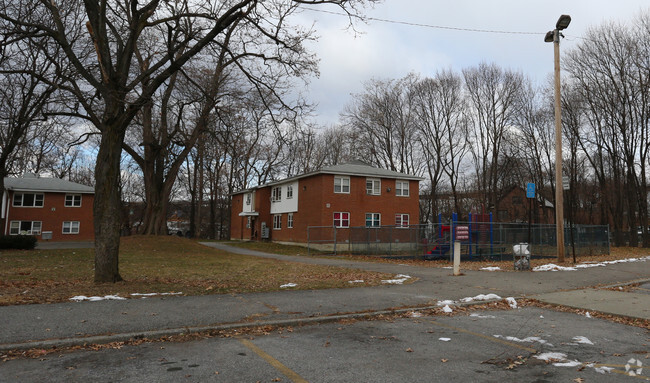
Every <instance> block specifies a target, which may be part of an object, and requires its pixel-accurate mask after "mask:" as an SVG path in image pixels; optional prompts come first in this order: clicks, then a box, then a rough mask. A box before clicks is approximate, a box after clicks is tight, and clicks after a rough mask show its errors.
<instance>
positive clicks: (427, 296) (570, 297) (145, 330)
mask: <svg viewBox="0 0 650 383" xmlns="http://www.w3.org/2000/svg"><path fill="white" fill-rule="evenodd" d="M206 245H208V246H212V247H215V248H219V249H223V250H228V251H231V252H236V253H241V254H248V255H254V256H263V257H268V258H274V259H279V260H283V261H292V262H302V263H317V264H325V265H332V266H343V267H348V268H356V269H363V270H374V271H382V272H387V273H393V274H405V275H409V276H411V277H413V278H417V279H418V280H417V281H416V282H414V283H411V284H407V285H383V286H377V287H360V288H349V289H330V290H286V291H278V292H270V293H254V294H227V295H209V296H187V297H184V296H166V297H151V298H147V299H129V300H123V301H115V300H111V301H99V302H69V303H58V304H46V305H21V306H3V307H0V318H3V325H2V330H1V331H0V350H7V349H16V348H29V347H51V346H54V345H56V346H59V347H61V346H65V345H72V344H83V343H92V342H97V343H102V342H109V341H115V340H125V339H128V338H131V337H138V336H146V337H155V336H161V335H170V334H178V333H182V332H188V331H197V330H204V329H220V328H229V327H233V326H240V327H241V326H245V325H258V324H278V323H282V324H291V323H300V322H304V321H325V320H327V319H328V318H329V319H331V317H332V316H334V315H340V314H349V313H360V312H373V311H383V310H389V309H392V308H397V307H401V308H407V307H425V306H433V305H435V304H436V302H438V301H442V300H460V299H461V298H465V297H474V296H476V295H479V294H488V293H495V294H497V295H499V296H501V297H504V298H505V297H511V296H512V297H534V298H539V299H542V300H544V301H546V302H549V303H555V304H565V305H569V306H572V307H580V308H584V309H586V310H590V311H599V310H598V308H599V307H601V306H598V305H597V304H596V303H598V302H601V303H602V302H604V301H603V299H604V300H605V301H606V300H607V299H611V298H610V296H611V294H610V293H611V292H610V291H606V290H589V291H590V294H592V295H589V296H587V294H586V293H585V294H582V295H581V294H578V293H576V292H574V291H573V290H576V289H583V288H588V287H591V286H595V285H602V284H617V283H627V282H630V281H648V280H649V278H650V262H647V261H646V262H637V263H619V264H615V265H609V266H607V267H595V268H590V269H584V270H578V271H564V272H562V271H558V272H517V273H515V272H508V273H506V272H486V271H481V272H477V271H464V273H465V275H463V276H453V275H451V270H446V269H439V268H426V267H416V266H407V265H395V264H386V263H368V262H355V261H351V260H346V259H337V258H316V257H303V256H300V257H296V256H284V255H275V254H267V253H261V252H256V251H250V250H244V249H239V248H235V247H229V246H226V245H224V244H220V243H206ZM461 267H462V265H461ZM289 282H292V281H287V283H289ZM615 293H616V292H615ZM637 295H642V294H632V293H621V294H620V295H616V298H615V299H616V300H615V303H616V304H615V305H614V306H616V307H617V311H616V312H617V315H625V316H633V317H640V318H643V319H650V317H649V316H648V312H647V308H648V307H649V305H648V304H646V302H647V301H646V300H645V298H640V297H638V296H637ZM644 296H645V297H650V295H644ZM592 301H593V302H594V303H590V302H592ZM580 304H582V305H587V306H589V307H581V306H579V305H580ZM639 305H642V306H643V307H642V309H641V310H638V309H637V308H638V306H639ZM644 309H645V310H644ZM611 311H613V310H611ZM608 312H610V310H608ZM637 315H641V316H637Z"/></svg>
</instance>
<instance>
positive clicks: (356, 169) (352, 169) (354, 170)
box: [232, 161, 424, 195]
mask: <svg viewBox="0 0 650 383" xmlns="http://www.w3.org/2000/svg"><path fill="white" fill-rule="evenodd" d="M316 174H340V175H344V176H362V177H364V176H370V177H379V178H382V177H383V178H395V179H398V180H414V181H422V180H424V178H422V177H418V176H414V175H410V174H404V173H400V172H394V171H392V170H386V169H380V168H375V167H373V166H370V165H368V164H366V163H365V162H361V161H352V162H348V163H345V164H340V165H334V166H327V167H324V168H321V169H319V170H316V171H313V172H310V173H305V174H300V175H297V176H293V177H289V178H285V179H283V180H279V181H273V182H269V183H267V184H264V185H260V186H256V187H252V188H248V189H245V190H239V191H236V192H234V193H232V195H235V194H241V193H246V192H249V191H252V190H255V189H259V188H262V187H265V186H272V185H278V184H283V183H285V182H290V181H294V180H298V179H301V178H305V177H309V176H313V175H316Z"/></svg>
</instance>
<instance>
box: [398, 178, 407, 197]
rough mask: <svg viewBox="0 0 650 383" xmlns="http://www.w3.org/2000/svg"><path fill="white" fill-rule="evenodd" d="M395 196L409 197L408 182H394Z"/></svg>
mask: <svg viewBox="0 0 650 383" xmlns="http://www.w3.org/2000/svg"><path fill="white" fill-rule="evenodd" d="M395 195H396V196H399V197H408V196H409V182H408V181H395Z"/></svg>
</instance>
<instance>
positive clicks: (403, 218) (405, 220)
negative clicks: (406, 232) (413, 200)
mask: <svg viewBox="0 0 650 383" xmlns="http://www.w3.org/2000/svg"><path fill="white" fill-rule="evenodd" d="M408 225H409V215H408V214H395V226H397V227H408Z"/></svg>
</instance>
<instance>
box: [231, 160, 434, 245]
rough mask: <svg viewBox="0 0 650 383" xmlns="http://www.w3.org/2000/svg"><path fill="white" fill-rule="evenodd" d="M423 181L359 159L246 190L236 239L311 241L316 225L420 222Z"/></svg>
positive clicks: (234, 226)
mask: <svg viewBox="0 0 650 383" xmlns="http://www.w3.org/2000/svg"><path fill="white" fill-rule="evenodd" d="M421 180H422V178H420V177H416V176H412V175H408V174H403V173H399V172H394V171H390V170H385V169H379V168H375V167H372V166H369V165H367V164H365V163H362V162H359V161H357V162H352V163H347V164H342V165H335V166H330V167H325V168H322V169H320V170H317V171H315V172H311V173H306V174H302V175H299V176H295V177H291V178H288V179H285V180H282V181H277V182H272V183H269V184H266V185H262V186H259V187H255V188H251V189H247V190H241V191H239V192H236V193H234V194H233V195H232V213H231V218H230V238H231V239H243V240H259V239H262V238H265V239H266V238H267V237H268V239H270V240H273V241H279V242H298V243H305V242H307V227H310V226H329V227H332V226H336V227H337V228H340V229H346V228H349V227H356V226H366V227H380V226H382V225H384V226H398V227H399V226H404V227H406V226H408V225H417V224H418V223H419V182H420V181H421Z"/></svg>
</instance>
